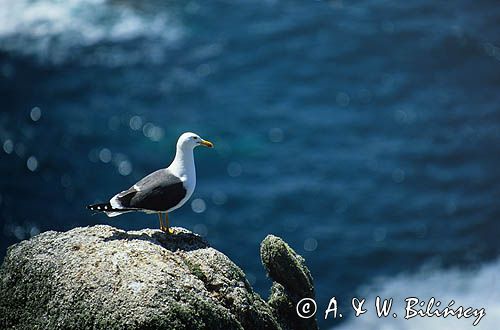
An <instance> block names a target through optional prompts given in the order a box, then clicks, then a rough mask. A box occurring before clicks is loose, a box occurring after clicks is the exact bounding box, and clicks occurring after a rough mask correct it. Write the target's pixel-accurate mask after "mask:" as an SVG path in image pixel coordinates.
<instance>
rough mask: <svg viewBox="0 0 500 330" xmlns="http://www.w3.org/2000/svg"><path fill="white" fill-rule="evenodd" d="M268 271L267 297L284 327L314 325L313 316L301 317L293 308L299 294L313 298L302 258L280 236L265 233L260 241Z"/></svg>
mask: <svg viewBox="0 0 500 330" xmlns="http://www.w3.org/2000/svg"><path fill="white" fill-rule="evenodd" d="M260 256H261V259H262V264H263V265H264V267H265V268H266V270H267V274H268V276H269V277H270V278H272V279H273V280H274V282H273V286H272V287H271V295H270V297H269V305H270V306H271V308H272V310H273V315H274V316H275V317H276V319H277V320H278V322H279V323H280V324H281V326H282V328H283V329H317V328H318V325H317V323H316V319H315V318H314V317H312V318H308V319H304V318H300V317H299V316H298V315H297V312H296V306H297V303H298V302H299V301H300V300H301V299H302V298H312V299H314V285H313V280H312V276H311V273H310V272H309V269H308V268H307V266H306V265H305V260H304V259H303V258H302V257H301V256H299V255H298V254H297V253H295V251H294V250H293V249H292V248H290V246H288V244H286V243H285V242H284V241H283V240H282V239H281V238H279V237H276V236H273V235H268V236H267V237H266V238H265V239H264V240H263V241H262V243H261V245H260Z"/></svg>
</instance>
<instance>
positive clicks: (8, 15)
mask: <svg viewBox="0 0 500 330" xmlns="http://www.w3.org/2000/svg"><path fill="white" fill-rule="evenodd" d="M0 8H2V10H0V49H2V50H4V51H9V52H16V53H20V54H23V55H35V56H37V57H38V58H40V59H42V60H47V61H51V62H60V61H63V60H64V59H66V58H68V57H70V56H74V55H75V54H72V52H73V51H75V50H78V49H80V48H82V47H88V46H93V45H95V44H97V43H101V42H109V43H116V42H123V41H128V40H134V39H137V38H143V39H150V40H155V41H156V42H158V41H160V43H162V44H164V45H165V44H168V43H172V42H175V41H176V40H178V39H179V38H180V37H181V35H182V29H181V28H180V24H178V22H177V21H176V20H175V18H174V17H173V16H172V15H169V14H168V13H167V11H165V10H161V11H158V12H156V13H153V14H145V13H143V12H140V11H138V10H135V9H134V8H131V7H130V6H127V5H125V4H122V3H115V2H108V1H105V0H0Z"/></svg>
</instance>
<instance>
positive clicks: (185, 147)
mask: <svg viewBox="0 0 500 330" xmlns="http://www.w3.org/2000/svg"><path fill="white" fill-rule="evenodd" d="M197 146H205V147H208V148H213V147H214V145H213V143H212V142H210V141H207V140H204V139H202V138H201V137H200V136H199V135H198V134H195V133H191V132H187V133H183V134H182V135H181V136H180V137H179V139H178V140H177V149H176V152H175V158H174V160H173V161H172V163H171V164H170V166H168V167H167V168H162V169H159V170H157V171H155V172H153V173H151V174H149V175H147V176H145V177H144V178H142V179H141V180H139V181H138V182H137V183H136V184H134V185H133V186H132V187H130V188H129V189H127V190H124V191H122V192H120V193H118V194H116V195H114V196H113V197H112V198H111V199H110V200H109V202H107V203H99V204H93V205H89V206H87V209H89V210H92V211H98V212H104V213H106V215H107V216H108V217H115V216H117V215H121V214H123V213H127V212H134V211H140V212H145V213H157V214H158V219H159V220H160V230H161V231H163V232H166V233H169V234H172V233H173V230H172V229H171V228H170V227H169V222H168V213H169V212H172V211H174V210H176V209H178V208H179V207H181V206H182V205H184V203H186V202H187V200H188V199H189V198H190V197H191V195H192V194H193V191H194V188H195V186H196V169H195V166H194V155H193V151H194V148H196V147H197ZM162 213H165V223H164V222H163V220H162V215H161V214H162Z"/></svg>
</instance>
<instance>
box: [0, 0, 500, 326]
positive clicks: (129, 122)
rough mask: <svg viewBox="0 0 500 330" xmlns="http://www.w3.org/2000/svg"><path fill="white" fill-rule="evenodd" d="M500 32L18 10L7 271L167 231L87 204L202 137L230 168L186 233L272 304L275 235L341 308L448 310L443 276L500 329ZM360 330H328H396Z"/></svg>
mask: <svg viewBox="0 0 500 330" xmlns="http://www.w3.org/2000/svg"><path fill="white" fill-rule="evenodd" d="M499 22H500V7H499V6H498V5H497V4H496V3H495V2H494V1H473V2H471V1H452V2H446V3H441V2H439V3H438V2H435V1H429V0H424V1H418V2H417V1H406V2H400V1H372V0H364V1H358V2H356V3H348V2H347V1H341V0H334V1H314V2H313V1H285V2H283V1H240V2H231V1H207V2H205V1H189V2H180V3H176V2H165V1H153V0H151V1H143V2H136V1H127V0H123V1H119V0H114V1H111V0H110V1H105V0H71V1H66V2H64V1H56V0H33V1H31V0H15V1H14V0H6V1H3V2H2V3H1V7H0V100H1V101H0V102H1V103H0V109H1V113H0V144H1V146H2V148H1V149H0V153H1V155H0V170H1V173H2V175H1V179H0V187H1V190H0V235H1V240H0V256H3V255H4V254H5V251H6V248H7V246H9V245H11V244H14V243H16V242H19V241H20V240H22V239H26V238H29V237H30V236H33V235H35V234H37V233H39V232H43V231H47V230H68V229H71V228H73V227H76V226H87V225H94V224H110V225H112V226H117V227H119V228H123V229H127V230H130V229H139V228H144V227H151V228H156V227H157V225H158V224H157V219H156V217H155V216H148V215H141V214H126V215H123V216H120V217H118V218H112V219H110V218H107V217H105V216H103V215H94V216H93V215H91V214H90V213H89V212H88V211H87V210H86V209H85V205H87V204H89V203H92V202H96V201H105V200H106V199H107V198H109V197H110V196H112V195H113V194H114V193H115V192H117V191H119V190H121V189H124V188H127V187H129V186H130V185H132V184H133V183H134V182H135V181H136V180H138V179H140V178H141V177H142V176H144V175H145V174H147V173H149V172H151V171H153V170H155V169H158V168H160V167H164V166H166V165H168V164H169V162H170V161H171V160H172V157H173V153H174V150H175V149H174V148H175V141H176V138H177V137H178V135H179V134H180V133H182V132H184V131H195V132H197V133H199V134H200V135H201V136H203V137H204V138H206V139H208V140H211V141H213V142H214V143H215V145H216V149H215V150H207V149H203V150H196V162H197V174H198V183H197V189H196V191H195V193H194V195H193V198H192V200H191V202H189V204H186V206H184V207H183V208H182V209H180V210H178V211H175V212H174V213H172V214H171V221H172V224H173V225H179V226H183V227H186V228H189V229H192V230H194V231H196V232H198V233H200V234H201V235H203V236H205V237H206V238H207V239H208V241H209V242H210V243H211V244H212V245H213V246H214V247H216V248H217V249H219V250H221V251H223V252H224V253H226V254H227V255H228V256H229V257H230V258H231V259H233V260H234V261H236V262H237V263H238V265H239V266H241V268H242V269H243V270H244V271H245V272H246V273H247V274H248V278H249V281H250V282H251V283H252V285H253V287H254V288H255V289H256V290H257V291H258V292H259V293H260V294H261V295H262V296H264V297H266V296H267V293H268V290H269V287H270V281H269V280H267V279H266V277H265V273H264V270H263V269H262V266H261V264H260V259H259V243H260V242H261V240H262V239H263V238H264V237H265V236H266V235H267V234H269V233H272V234H276V235H279V236H281V237H282V238H284V239H285V240H286V241H287V242H288V243H289V244H290V245H291V246H292V247H293V248H294V249H296V251H297V252H298V253H300V254H301V255H303V256H304V257H305V259H306V261H307V264H308V266H309V267H310V270H311V272H312V274H313V277H314V280H315V284H316V291H317V292H316V294H317V301H318V306H322V307H321V308H323V309H324V308H325V307H326V304H327V303H328V301H329V299H330V298H331V296H336V297H337V298H338V299H339V301H340V302H341V306H342V307H343V308H347V307H348V303H349V300H350V298H351V297H353V296H356V295H360V294H362V293H367V292H368V293H367V295H375V296H376V295H377V294H378V292H379V291H378V290H380V292H381V294H382V293H383V292H391V294H394V295H398V294H400V293H401V290H403V289H402V288H404V289H406V290H408V291H409V294H413V295H419V294H427V292H428V291H426V288H427V286H426V285H425V281H426V279H428V278H429V277H431V278H434V279H436V280H435V281H434V282H432V283H431V284H429V285H433V287H434V288H436V289H437V288H439V289H440V291H438V292H442V293H443V295H446V296H451V297H452V298H454V299H455V300H457V301H458V302H459V303H462V304H464V305H473V304H475V305H476V307H486V309H487V312H488V308H489V307H490V310H489V312H490V314H489V320H487V319H486V320H485V321H483V324H482V327H483V328H484V329H487V328H488V329H494V328H495V322H493V321H494V320H500V315H499V314H500V313H499V312H498V311H499V308H498V304H497V303H496V304H495V303H494V300H493V299H492V298H491V297H492V292H493V293H495V294H496V296H497V297H498V294H500V286H498V285H495V284H494V283H496V280H497V278H496V275H491V274H499V272H498V271H496V270H498V269H499V267H500V263H499V262H497V261H496V259H497V256H498V255H499V252H500V243H499V240H498V237H499V231H500V224H499V216H500V203H499V202H498V201H499V199H500V185H499V184H500V170H499V169H500V106H499V105H500V33H499V32H500V26H499V24H498V23H499ZM492 269H493V270H492ZM429 272H430V273H431V274H433V275H426V274H429ZM418 274H420V275H418ZM419 276H420V277H419ZM473 278H480V279H484V281H476V282H473V281H472V280H471V279H473ZM381 279H382V280H381ZM451 282H453V283H461V284H462V285H458V286H453V287H449V288H448V287H447V285H450V283H451ZM418 283H420V285H421V286H419V285H418ZM406 284H407V285H409V286H411V287H410V288H408V287H407V285H406ZM368 287H370V288H371V289H370V290H369V291H366V290H367V288H368ZM443 288H444V289H443ZM446 288H448V289H446ZM412 289H413V291H412ZM485 304H486V306H481V305H485ZM321 308H320V309H321ZM495 310H496V313H495V312H494V311H495ZM321 314H322V313H321V312H320V313H319V314H318V316H319V318H320V319H321V316H322V315H321ZM346 314H347V313H346ZM487 318H488V317H487ZM346 319H347V322H345V320H336V321H334V320H326V321H325V320H320V325H321V326H322V328H328V327H332V326H335V325H337V324H338V323H343V326H344V327H347V328H353V327H354V328H359V329H362V328H364V329H372V328H376V327H378V326H380V325H382V324H384V323H383V322H384V321H383V320H378V319H374V320H373V319H370V320H371V321H373V323H370V324H368V323H360V322H361V321H358V320H357V319H353V318H352V315H350V316H349V315H348V316H347V317H346ZM370 320H368V321H370ZM368 321H367V322H368ZM411 322H412V321H407V323H405V324H406V326H408V327H410V326H412V325H413V326H414V327H415V328H436V329H437V328H439V329H444V325H443V324H439V325H435V324H434V323H432V322H433V321H432V320H426V321H425V322H427V323H411ZM487 322H490V323H487ZM471 323H472V322H469V321H465V320H459V323H458V324H459V325H460V326H462V327H464V329H466V328H469V327H470V325H471ZM445 324H449V325H451V324H452V323H445ZM457 326H458V325H457V324H454V325H453V328H454V329H457ZM402 328H403V325H401V324H399V325H397V326H396V329H402ZM408 329H409V328H408Z"/></svg>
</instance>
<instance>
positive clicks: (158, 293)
mask: <svg viewBox="0 0 500 330" xmlns="http://www.w3.org/2000/svg"><path fill="white" fill-rule="evenodd" d="M174 230H175V233H174V234H173V235H165V234H164V233H162V232H160V231H158V230H150V229H145V230H141V231H137V232H132V231H131V232H125V231H123V230H119V229H116V228H113V227H110V226H94V227H86V228H75V229H73V230H70V231H68V232H63V233H60V232H46V233H42V234H40V235H38V236H36V237H33V238H31V239H30V240H27V241H23V242H21V243H19V244H16V245H14V246H12V247H10V248H9V250H8V252H7V256H6V257H5V260H4V263H3V265H2V268H1V269H0V328H9V329H281V326H280V324H279V323H278V321H277V319H276V317H275V316H274V315H273V312H272V310H271V308H270V307H269V305H268V304H267V303H266V302H265V301H263V300H262V299H261V298H260V296H259V295H258V294H256V293H255V292H254V291H253V289H252V288H251V286H250V284H249V283H248V282H247V280H246V279H245V274H244V273H243V272H242V271H241V269H240V268H238V267H237V266H236V265H235V264H234V263H233V262H232V261H231V260H229V258H228V257H226V256H225V255H224V254H222V253H221V252H219V251H217V250H215V249H213V248H211V247H210V246H209V245H208V244H207V243H206V242H205V241H204V240H203V239H202V238H200V237H199V236H197V235H195V234H193V233H191V232H189V231H187V230H185V229H182V228H174Z"/></svg>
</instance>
